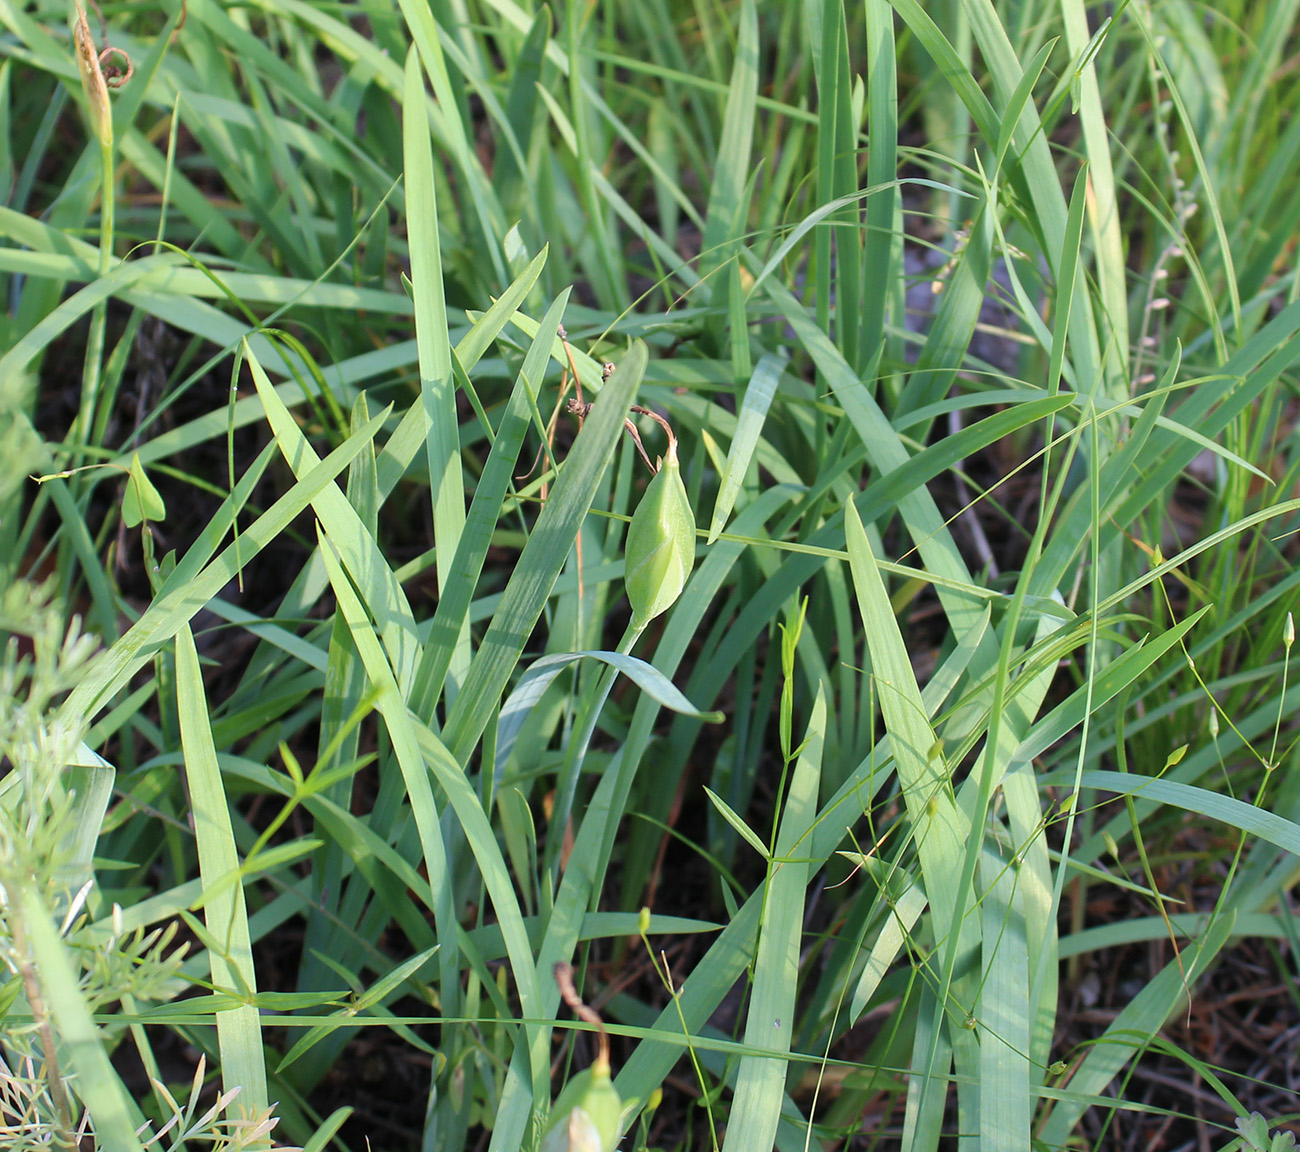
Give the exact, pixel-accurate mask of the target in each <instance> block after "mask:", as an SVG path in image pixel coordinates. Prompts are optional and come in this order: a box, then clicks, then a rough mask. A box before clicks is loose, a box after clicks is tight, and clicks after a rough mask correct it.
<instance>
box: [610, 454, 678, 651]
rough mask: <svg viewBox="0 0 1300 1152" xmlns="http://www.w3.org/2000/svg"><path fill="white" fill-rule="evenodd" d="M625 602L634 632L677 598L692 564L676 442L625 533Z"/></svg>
mask: <svg viewBox="0 0 1300 1152" xmlns="http://www.w3.org/2000/svg"><path fill="white" fill-rule="evenodd" d="M625 555H626V559H627V572H626V576H625V578H624V579H625V583H626V585H627V598H628V600H629V601H630V602H631V604H632V626H633V627H634V628H636V629H637V631H640V630H641V629H642V628H644V627H645V626H646V625H647V624H649V623H650V621H651V620H653V619H654V618H655V617H656V616H658V615H659V614H660V613H661V612H666V611H667V610H668V609H669V608H671V607H672V606H673V604H674V602H675V601H676V600H677V597H678V596H680V595H681V594H682V588H683V587H685V585H686V578H687V577H688V576H689V575H690V574H691V567H692V565H693V564H694V563H695V514H694V513H693V512H692V511H691V502H690V500H689V499H688V498H687V495H686V485H685V484H683V483H682V470H681V466H680V464H679V463H678V461H677V442H676V440H673V439H670V440H669V441H668V454H667V455H666V456H665V457H664V458H663V459H662V460H661V461H660V462H659V471H658V472H656V473H655V476H654V479H653V480H651V481H650V484H649V486H648V487H647V488H646V490H645V495H644V496H642V497H641V503H640V504H639V505H637V510H636V512H635V513H634V514H633V516H632V523H631V525H629V527H628V530H627V548H626V550H625Z"/></svg>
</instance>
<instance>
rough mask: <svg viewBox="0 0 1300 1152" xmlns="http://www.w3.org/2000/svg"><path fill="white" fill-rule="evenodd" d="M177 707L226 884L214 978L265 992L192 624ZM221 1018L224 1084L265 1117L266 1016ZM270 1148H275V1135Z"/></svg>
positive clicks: (213, 909)
mask: <svg viewBox="0 0 1300 1152" xmlns="http://www.w3.org/2000/svg"><path fill="white" fill-rule="evenodd" d="M176 705H177V710H178V713H179V716H180V726H181V744H182V747H183V749H184V752H185V775H186V779H187V780H188V781H189V792H190V803H191V806H192V810H193V813H194V842H195V845H196V847H197V849H198V856H199V874H200V877H201V878H202V880H203V887H204V890H205V893H206V891H207V890H208V889H209V888H212V887H214V886H217V885H224V888H223V891H222V892H221V893H220V895H216V896H213V897H212V898H211V899H209V900H207V902H206V903H205V904H204V906H203V915H204V921H205V923H206V925H207V929H208V932H209V934H210V935H211V937H212V939H213V941H214V942H215V943H216V944H217V946H218V949H219V950H218V951H211V952H210V953H209V954H210V957H211V964H212V983H213V984H215V985H216V986H217V987H218V988H223V989H233V990H234V991H235V992H236V994H237V995H241V996H242V995H244V994H248V995H253V994H255V993H256V992H257V972H256V970H255V969H254V967H253V945H252V937H251V935H250V933H249V929H248V909H247V906H246V905H245V902H244V888H243V884H242V883H240V882H239V880H238V876H239V868H240V865H239V851H238V849H237V848H236V847H235V834H234V828H233V827H232V825H231V820H230V808H229V801H228V800H227V798H226V789H225V785H224V783H223V782H222V779H221V770H220V768H219V767H218V766H217V750H216V747H215V746H214V745H213V742H212V726H211V721H210V720H209V718H208V707H207V698H206V695H205V693H204V690H203V676H202V673H201V672H200V671H199V657H198V652H197V651H196V650H195V648H194V637H193V636H192V635H191V633H190V628H189V625H188V624H187V623H186V624H182V625H181V626H180V628H179V629H178V631H177V633H176ZM232 878H233V880H234V882H233V883H232V882H231V881H232ZM216 1024H217V1043H218V1047H219V1048H220V1052H221V1078H222V1083H223V1084H224V1085H225V1088H226V1091H229V1090H230V1089H232V1088H236V1087H237V1088H239V1090H240V1092H239V1099H238V1100H237V1101H236V1103H235V1104H234V1105H233V1107H234V1108H235V1109H236V1110H237V1111H240V1112H242V1113H243V1115H244V1116H245V1117H247V1118H252V1117H261V1115H262V1114H263V1113H265V1112H266V1110H267V1086H266V1060H265V1057H264V1056H263V1055H262V1029H261V1022H260V1014H259V1012H258V1010H257V1009H256V1008H255V1007H252V1006H251V1005H247V1004H246V1005H243V1006H241V1007H238V1008H232V1009H230V1010H229V1011H226V1012H218V1013H217V1014H216ZM264 1146H266V1147H269V1141H265V1142H264Z"/></svg>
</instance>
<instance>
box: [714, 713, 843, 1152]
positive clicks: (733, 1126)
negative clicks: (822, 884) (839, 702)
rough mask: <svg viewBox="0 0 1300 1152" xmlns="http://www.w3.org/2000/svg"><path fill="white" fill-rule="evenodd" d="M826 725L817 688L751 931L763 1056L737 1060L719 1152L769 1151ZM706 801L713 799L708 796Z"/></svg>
mask: <svg viewBox="0 0 1300 1152" xmlns="http://www.w3.org/2000/svg"><path fill="white" fill-rule="evenodd" d="M825 727H826V696H825V691H824V690H823V689H820V688H819V689H818V692H817V697H816V699H815V700H814V702H813V707H812V713H811V715H810V716H809V719H808V730H807V733H806V735H805V738H804V745H803V751H802V752H801V753H800V754H799V759H798V763H797V764H796V766H795V772H794V778H793V780H792V781H791V783H790V790H789V794H788V795H787V797H786V803H785V810H784V812H783V813H782V815H781V826H780V828H779V830H778V831H777V837H776V855H775V856H773V857H771V858H769V860H768V878H767V884H766V885H765V889H766V891H765V894H764V895H765V899H764V904H763V922H762V926H761V928H760V929H759V933H758V950H757V952H756V953H755V956H754V978H753V986H752V989H751V991H750V997H749V1011H748V1014H747V1016H746V1020H745V1044H746V1045H747V1046H748V1045H753V1046H755V1047H758V1048H762V1049H764V1050H765V1051H764V1053H763V1054H762V1055H761V1056H760V1055H746V1056H743V1057H741V1061H740V1068H739V1070H738V1071H737V1073H736V1088H735V1095H734V1098H733V1102H732V1120H731V1123H729V1124H728V1125H727V1135H726V1140H725V1142H724V1143H723V1146H722V1147H723V1152H731V1150H734V1149H740V1150H741V1152H746V1150H748V1149H752V1148H769V1147H771V1146H772V1145H773V1143H774V1142H775V1140H776V1130H777V1122H778V1120H779V1119H780V1116H781V1105H782V1102H783V1100H784V1099H785V1080H786V1069H787V1067H788V1062H787V1061H785V1060H781V1059H777V1058H774V1057H773V1056H772V1055H770V1053H771V1052H772V1051H774V1050H775V1051H777V1052H788V1051H789V1049H790V1042H791V1037H792V1036H793V1035H794V1011H795V995H796V992H797V991H798V987H799V949H800V944H801V937H802V933H803V922H804V897H805V894H806V890H807V887H808V877H809V864H810V861H809V859H808V856H807V837H808V829H809V827H810V825H811V824H812V821H813V819H814V817H815V816H816V813H817V793H818V788H819V784H820V780H821V758H822V744H823V740H824V735H825ZM710 799H714V797H713V796H712V795H710ZM714 802H715V803H717V800H716V799H714Z"/></svg>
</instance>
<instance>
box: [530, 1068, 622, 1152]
mask: <svg viewBox="0 0 1300 1152" xmlns="http://www.w3.org/2000/svg"><path fill="white" fill-rule="evenodd" d="M622 1113H623V1101H622V1099H621V1098H620V1097H619V1094H618V1089H617V1088H615V1087H614V1083H613V1081H612V1080H611V1079H610V1077H609V1062H608V1061H607V1060H602V1059H600V1058H599V1057H597V1059H596V1060H595V1062H594V1063H593V1064H592V1065H591V1067H590V1068H588V1069H587V1070H586V1071H585V1072H579V1073H578V1075H576V1076H575V1077H574V1078H573V1079H572V1080H570V1081H569V1083H568V1084H566V1085H565V1086H564V1091H563V1092H561V1093H560V1096H559V1099H557V1100H556V1101H555V1107H554V1108H553V1109H552V1111H551V1119H550V1122H549V1123H548V1124H547V1126H546V1132H545V1135H544V1136H543V1138H542V1149H541V1152H614V1149H615V1148H617V1147H618V1128H619V1120H620V1119H621V1117H622Z"/></svg>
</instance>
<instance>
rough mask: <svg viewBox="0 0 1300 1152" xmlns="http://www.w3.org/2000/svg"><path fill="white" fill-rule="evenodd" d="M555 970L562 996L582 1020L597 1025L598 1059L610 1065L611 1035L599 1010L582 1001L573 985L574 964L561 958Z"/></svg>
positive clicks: (556, 980)
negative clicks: (606, 1029)
mask: <svg viewBox="0 0 1300 1152" xmlns="http://www.w3.org/2000/svg"><path fill="white" fill-rule="evenodd" d="M554 972H555V983H556V986H557V987H558V988H559V989H560V997H561V998H562V999H563V1000H564V1002H565V1003H566V1004H567V1005H568V1006H569V1007H570V1008H571V1009H572V1010H573V1013H574V1015H575V1016H577V1017H578V1018H579V1019H580V1020H585V1021H586V1022H587V1023H588V1024H594V1025H595V1027H596V1031H597V1033H598V1038H599V1042H600V1049H599V1055H598V1056H597V1057H596V1059H597V1060H599V1061H601V1062H603V1063H604V1064H605V1065H606V1066H608V1064H609V1035H608V1033H606V1031H605V1021H604V1020H602V1019H601V1018H600V1013H599V1012H597V1011H596V1010H595V1009H594V1008H588V1007H587V1006H586V1005H585V1004H584V1003H583V1002H582V997H580V996H579V995H578V990H577V989H576V988H575V987H574V986H573V965H572V964H568V963H566V962H565V961H563V960H561V961H560V962H559V963H558V964H557V965H556V966H555V968H554Z"/></svg>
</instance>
